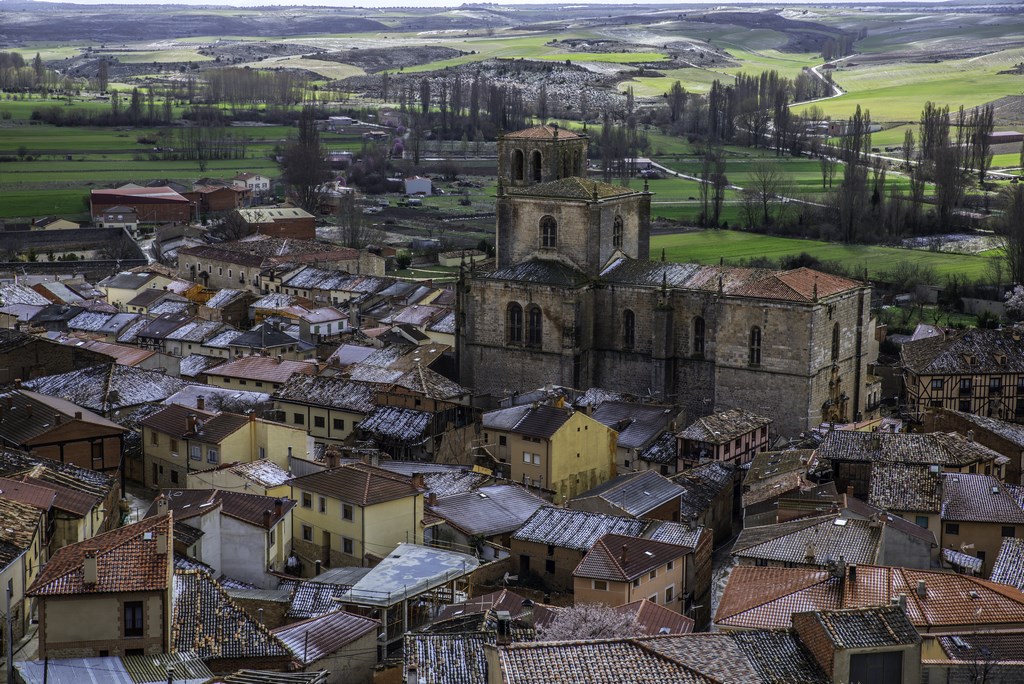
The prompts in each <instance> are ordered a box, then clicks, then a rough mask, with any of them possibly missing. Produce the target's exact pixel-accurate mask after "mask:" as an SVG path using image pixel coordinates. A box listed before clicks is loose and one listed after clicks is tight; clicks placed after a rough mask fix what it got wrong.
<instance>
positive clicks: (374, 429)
mask: <svg viewBox="0 0 1024 684" xmlns="http://www.w3.org/2000/svg"><path fill="white" fill-rule="evenodd" d="M433 417H434V414H432V413H429V412H427V411H417V410H416V409H409V408H402V407H400V406H378V407H377V408H375V409H374V410H373V411H372V412H370V414H369V415H368V416H367V417H366V418H365V419H364V420H362V421H360V423H359V429H360V430H361V431H363V432H366V433H369V434H372V435H373V436H374V437H376V438H377V439H382V440H384V441H389V442H399V443H402V444H419V443H421V442H422V441H423V440H424V439H425V438H426V437H427V430H428V428H429V427H430V422H431V420H432V419H433Z"/></svg>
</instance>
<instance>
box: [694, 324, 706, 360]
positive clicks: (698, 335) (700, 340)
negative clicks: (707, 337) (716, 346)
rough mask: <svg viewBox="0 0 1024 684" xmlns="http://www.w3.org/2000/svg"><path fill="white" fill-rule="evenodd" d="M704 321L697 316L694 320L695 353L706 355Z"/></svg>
mask: <svg viewBox="0 0 1024 684" xmlns="http://www.w3.org/2000/svg"><path fill="white" fill-rule="evenodd" d="M704 334H705V328H704V319H703V318H701V317H700V316H697V317H696V318H694V319H693V353H694V354H703V353H704Z"/></svg>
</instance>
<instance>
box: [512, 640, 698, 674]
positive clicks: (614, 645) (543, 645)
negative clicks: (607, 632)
mask: <svg viewBox="0 0 1024 684" xmlns="http://www.w3.org/2000/svg"><path fill="white" fill-rule="evenodd" d="M498 664H499V667H500V668H501V678H502V681H503V682H505V683H506V684H569V683H570V682H587V684H624V683H626V682H637V683H639V682H644V684H712V683H713V682H715V680H714V679H712V678H710V677H707V676H705V675H703V674H701V673H700V672H698V671H697V670H696V669H694V668H690V667H687V666H686V665H683V664H681V663H679V662H677V661H675V660H673V659H670V658H667V657H665V656H663V655H661V654H660V653H658V652H657V651H655V650H654V649H652V648H649V647H647V646H645V645H643V643H642V642H641V641H640V640H622V639H619V640H602V641H554V642H539V643H519V644H512V645H510V646H506V647H504V648H501V649H499V651H498Z"/></svg>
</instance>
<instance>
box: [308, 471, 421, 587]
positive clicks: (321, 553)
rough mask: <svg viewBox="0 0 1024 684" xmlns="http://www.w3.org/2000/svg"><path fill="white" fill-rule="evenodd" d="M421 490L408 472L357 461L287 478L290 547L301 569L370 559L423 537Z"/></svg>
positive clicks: (310, 570)
mask: <svg viewBox="0 0 1024 684" xmlns="http://www.w3.org/2000/svg"><path fill="white" fill-rule="evenodd" d="M423 495H424V493H423V492H422V491H421V490H419V489H418V488H417V487H415V486H414V485H413V483H412V480H411V478H408V477H404V476H402V475H396V474H394V473H390V472H388V471H386V470H381V469H379V468H374V467H372V466H368V465H364V464H361V463H355V464H349V465H344V466H341V467H338V468H333V469H330V470H325V471H322V472H319V473H313V474H310V475H305V476H303V477H299V478H296V479H294V480H292V485H291V498H293V499H295V500H296V501H297V502H298V503H297V505H296V506H295V508H294V509H293V511H292V513H293V520H294V523H293V524H294V527H293V530H292V549H293V550H294V551H295V553H296V555H297V556H298V557H299V559H300V560H301V561H302V563H303V568H304V574H305V575H307V576H309V575H312V574H314V568H315V567H316V564H317V562H319V563H320V565H321V567H339V566H353V565H357V566H365V565H370V564H373V562H374V560H375V559H380V558H383V557H384V556H386V555H387V554H388V553H390V552H391V551H392V550H394V548H395V547H396V546H397V545H398V544H400V543H402V542H409V543H414V544H421V543H423V524H422V523H423Z"/></svg>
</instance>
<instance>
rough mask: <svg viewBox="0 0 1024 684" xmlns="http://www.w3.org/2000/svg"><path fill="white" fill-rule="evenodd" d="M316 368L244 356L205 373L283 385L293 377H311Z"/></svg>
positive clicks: (306, 364) (301, 362) (263, 357)
mask: <svg viewBox="0 0 1024 684" xmlns="http://www.w3.org/2000/svg"><path fill="white" fill-rule="evenodd" d="M315 373H316V368H315V366H314V365H313V364H312V363H307V362H305V361H289V360H288V359H282V360H280V361H278V360H277V359H276V358H275V357H271V356H246V357H244V358H241V359H238V360H237V361H229V362H227V363H224V364H221V365H220V366H217V367H216V368H211V369H209V370H207V371H206V375H207V377H221V378H241V379H243V380H260V381H262V382H274V383H281V384H283V383H285V382H287V381H288V379H289V378H291V377H292V376H293V375H298V374H302V375H313V374H315Z"/></svg>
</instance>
